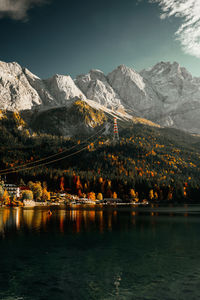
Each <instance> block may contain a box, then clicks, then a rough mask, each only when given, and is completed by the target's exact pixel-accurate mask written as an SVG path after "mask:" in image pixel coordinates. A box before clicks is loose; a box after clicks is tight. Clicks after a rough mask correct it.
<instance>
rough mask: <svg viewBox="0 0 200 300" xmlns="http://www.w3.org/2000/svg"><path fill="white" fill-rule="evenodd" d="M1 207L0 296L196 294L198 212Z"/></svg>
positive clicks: (19, 299) (8, 299) (10, 299)
mask: <svg viewBox="0 0 200 300" xmlns="http://www.w3.org/2000/svg"><path fill="white" fill-rule="evenodd" d="M52 212H53V213H52V215H51V216H50V215H49V214H48V213H47V209H44V208H33V209H23V208H13V209H12V208H11V209H10V208H1V209H0V299H1V300H25V299H27V300H37V299H41V300H42V299H43V300H47V299H54V300H57V299H58V300H64V299H65V300H66V299H70V300H72V299H80V300H84V299H120V300H121V299H134V300H137V299H138V300H139V299H140V300H145V299H146V300H147V299H148V300H150V299H151V300H156V299H159V300H165V299H166V300H170V299H176V300H177V299H180V300H184V299H187V300H188V299H190V300H192V299H200V287H199V282H200V214H198V213H195V214H188V213H180V214H174V213H171V212H168V213H166V214H159V213H154V212H148V213H143V212H142V211H140V212H135V211H133V210H131V209H129V208H126V209H116V208H105V209H103V210H102V209H101V210H100V209H99V210H98V209H95V208H92V207H91V208H90V209H84V208H80V209H74V210H73V209H72V210H70V209H67V210H66V209H53V210H52Z"/></svg>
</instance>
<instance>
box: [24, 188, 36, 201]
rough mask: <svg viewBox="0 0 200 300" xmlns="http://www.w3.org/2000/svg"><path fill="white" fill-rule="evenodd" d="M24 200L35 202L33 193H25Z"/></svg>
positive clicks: (26, 191)
mask: <svg viewBox="0 0 200 300" xmlns="http://www.w3.org/2000/svg"><path fill="white" fill-rule="evenodd" d="M22 200H33V192H32V191H30V190H25V191H23V192H22Z"/></svg>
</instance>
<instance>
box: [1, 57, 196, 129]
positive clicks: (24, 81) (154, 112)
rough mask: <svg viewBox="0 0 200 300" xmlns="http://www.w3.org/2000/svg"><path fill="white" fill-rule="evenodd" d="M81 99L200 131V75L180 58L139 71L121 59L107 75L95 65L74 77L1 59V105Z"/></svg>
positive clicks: (43, 106)
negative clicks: (45, 74)
mask: <svg viewBox="0 0 200 300" xmlns="http://www.w3.org/2000/svg"><path fill="white" fill-rule="evenodd" d="M77 99H82V100H83V101H86V102H87V101H88V100H90V101H91V102H87V104H89V105H90V104H92V105H93V108H94V103H96V106H97V108H98V109H100V110H103V111H106V110H110V111H111V112H113V113H118V112H123V113H124V117H125V118H126V117H127V116H128V118H129V117H130V115H131V116H135V117H142V118H146V119H148V120H151V121H153V122H157V123H159V124H160V125H162V126H169V127H170V126H171V127H176V128H180V129H185V130H187V131H190V132H192V133H200V118H199V113H200V78H193V77H192V75H191V74H190V73H189V72H188V71H187V70H186V69H185V68H182V67H180V65H179V64H178V63H173V64H171V63H169V62H161V63H158V64H156V65H155V66H154V67H153V68H151V69H149V70H143V71H141V72H140V73H138V72H136V71H134V70H133V69H131V68H128V67H126V66H124V65H121V66H119V67H118V68H116V69H115V70H114V71H112V72H111V73H109V74H108V75H107V76H106V75H104V74H103V72H101V71H99V70H91V71H90V72H89V73H88V74H85V75H79V76H77V78H76V79H75V80H74V81H73V80H72V78H71V77H70V76H68V75H55V76H53V77H52V78H49V79H46V80H42V79H40V78H38V77H37V76H35V75H34V74H32V73H31V72H30V71H29V70H27V69H23V68H21V67H20V66H19V65H18V64H17V63H4V62H0V109H4V110H10V111H15V110H18V111H23V110H33V109H34V107H37V110H39V111H44V110H48V109H50V108H51V109H53V108H58V107H63V106H66V107H68V109H70V107H71V105H73V101H74V100H77ZM86 99H87V100H86ZM125 111H126V113H128V115H127V114H126V113H125ZM51 113H52V110H51ZM109 113H110V112H109Z"/></svg>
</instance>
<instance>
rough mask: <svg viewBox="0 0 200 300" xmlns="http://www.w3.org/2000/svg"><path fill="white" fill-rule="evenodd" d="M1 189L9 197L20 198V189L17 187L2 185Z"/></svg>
mask: <svg viewBox="0 0 200 300" xmlns="http://www.w3.org/2000/svg"><path fill="white" fill-rule="evenodd" d="M3 188H4V190H7V192H8V194H9V195H10V196H11V197H16V198H19V197H20V188H19V187H18V186H17V185H15V184H11V183H4V187H3Z"/></svg>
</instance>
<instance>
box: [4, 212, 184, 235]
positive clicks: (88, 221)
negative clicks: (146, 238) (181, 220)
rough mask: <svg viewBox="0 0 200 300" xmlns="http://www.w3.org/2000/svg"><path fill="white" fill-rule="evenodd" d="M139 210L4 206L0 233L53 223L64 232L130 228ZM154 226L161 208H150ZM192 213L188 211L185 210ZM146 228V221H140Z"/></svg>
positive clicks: (33, 228)
mask: <svg viewBox="0 0 200 300" xmlns="http://www.w3.org/2000/svg"><path fill="white" fill-rule="evenodd" d="M139 215H140V213H139V212H138V211H133V210H131V209H130V210H126V211H120V210H117V209H116V208H113V209H109V208H108V209H104V210H101V209H95V208H94V207H90V208H87V209H82V208H80V209H78V208H77V209H75V210H67V209H55V210H52V214H49V212H48V210H47V209H44V208H31V209H24V208H1V209H0V234H2V235H4V233H5V232H8V231H9V230H10V229H12V230H13V229H14V230H16V231H19V230H22V229H27V230H35V231H40V230H43V231H47V230H48V229H49V227H51V229H53V230H55V231H59V232H61V233H64V232H65V231H71V232H74V233H80V232H81V231H88V232H89V231H91V230H96V231H99V232H100V233H103V232H104V230H107V231H110V232H111V231H113V230H115V229H117V230H118V229H120V228H121V227H122V228H121V229H123V230H128V229H129V228H130V227H134V226H136V225H137V222H136V220H137V217H138V216H139ZM149 215H150V217H151V219H150V220H151V221H150V223H151V226H152V228H153V226H154V225H155V222H156V219H158V217H160V214H159V213H158V212H149V213H148V216H149ZM169 216H170V217H175V215H174V214H173V213H168V217H169ZM182 216H184V217H188V213H184V214H182ZM140 226H141V230H143V226H144V224H143V223H142V224H140Z"/></svg>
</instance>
